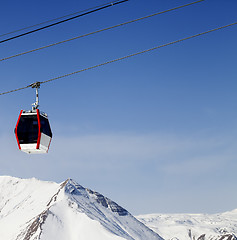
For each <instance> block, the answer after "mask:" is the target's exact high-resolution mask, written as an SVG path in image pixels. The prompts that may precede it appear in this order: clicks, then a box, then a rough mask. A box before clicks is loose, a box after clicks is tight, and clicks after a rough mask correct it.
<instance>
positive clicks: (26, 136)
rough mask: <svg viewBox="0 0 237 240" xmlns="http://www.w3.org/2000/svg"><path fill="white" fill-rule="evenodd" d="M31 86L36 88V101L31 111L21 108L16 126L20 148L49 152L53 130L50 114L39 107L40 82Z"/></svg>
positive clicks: (27, 150) (24, 150) (35, 151)
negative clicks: (49, 118) (50, 123)
mask: <svg viewBox="0 0 237 240" xmlns="http://www.w3.org/2000/svg"><path fill="white" fill-rule="evenodd" d="M31 87H32V88H35V89H36V102H35V103H33V104H32V109H31V110H30V111H25V110H21V112H20V115H19V118H18V121H17V124H16V127H15V135H16V140H17V144H18V147H19V149H20V150H21V151H23V152H26V153H29V154H32V153H47V152H48V150H49V146H50V143H51V139H52V131H51V128H50V125H49V120H48V115H47V114H46V113H44V112H41V111H39V109H38V107H39V92H38V91H39V88H40V82H36V83H33V84H31Z"/></svg>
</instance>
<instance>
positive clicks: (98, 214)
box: [0, 176, 162, 240]
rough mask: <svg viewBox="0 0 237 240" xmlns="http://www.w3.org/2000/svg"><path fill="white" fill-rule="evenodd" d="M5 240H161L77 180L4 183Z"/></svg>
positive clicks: (0, 227) (0, 219)
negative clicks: (60, 182) (58, 182)
mask: <svg viewBox="0 0 237 240" xmlns="http://www.w3.org/2000/svg"><path fill="white" fill-rule="evenodd" d="M0 239H1V240H52V239H57V240H79V239H80V240H125V239H128V240H146V239H149V240H162V238H161V237H160V236H159V235H158V234H157V233H155V232H153V231H152V230H151V229H149V228H148V227H146V226H145V225H144V224H143V223H141V222H139V221H138V220H137V219H136V218H134V217H133V216H132V215H131V214H130V213H129V212H127V211H126V210H125V209H124V208H122V207H120V206H119V205H118V204H116V203H115V202H113V201H111V200H110V199H108V198H106V197H104V196H103V195H101V194H99V193H97V192H94V191H92V190H90V189H86V188H84V187H82V186H80V185H78V184H77V183H75V182H74V181H73V180H71V179H68V180H66V181H65V182H63V183H62V184H57V183H53V182H43V181H39V180H37V179H18V178H13V177H6V176H3V177H0Z"/></svg>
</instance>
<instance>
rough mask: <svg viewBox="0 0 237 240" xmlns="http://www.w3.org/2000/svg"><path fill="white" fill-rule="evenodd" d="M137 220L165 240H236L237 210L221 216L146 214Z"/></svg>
mask: <svg viewBox="0 0 237 240" xmlns="http://www.w3.org/2000/svg"><path fill="white" fill-rule="evenodd" d="M137 219H138V220H140V221H141V222H143V223H144V224H146V225H147V226H148V227H149V228H151V229H153V230H154V231H155V232H157V233H158V234H159V235H160V236H162V237H163V238H164V239H165V240H171V239H173V240H190V239H196V240H197V239H199V240H237V237H236V236H237V210H234V211H232V212H226V213H222V214H148V215H140V216H137Z"/></svg>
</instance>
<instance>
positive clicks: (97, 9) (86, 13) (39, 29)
mask: <svg viewBox="0 0 237 240" xmlns="http://www.w3.org/2000/svg"><path fill="white" fill-rule="evenodd" d="M127 1H129V0H121V1H119V2H115V3H113V4H109V5H106V6H103V7H100V8H96V9H93V10H90V11H88V12H85V13H82V14H79V15H77V16H74V17H71V18H67V19H64V20H62V21H59V22H56V23H52V24H49V25H47V26H44V27H41V28H37V29H34V30H32V31H29V32H26V33H22V34H20V35H17V36H14V37H10V38H8V39H4V40H0V43H4V42H8V41H10V40H13V39H16V38H19V37H23V36H25V35H28V34H31V33H34V32H38V31H41V30H43V29H46V28H49V27H53V26H55V25H58V24H61V23H64V22H67V21H70V20H73V19H75V18H78V17H82V16H85V15H88V14H90V13H94V12H97V11H100V10H102V9H105V8H108V7H111V6H114V5H117V4H121V3H124V2H127Z"/></svg>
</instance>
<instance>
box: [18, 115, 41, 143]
mask: <svg viewBox="0 0 237 240" xmlns="http://www.w3.org/2000/svg"><path fill="white" fill-rule="evenodd" d="M17 136H18V140H19V143H20V144H27V143H37V140H38V121H37V115H22V116H21V118H20V121H19V124H18V127H17Z"/></svg>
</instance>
